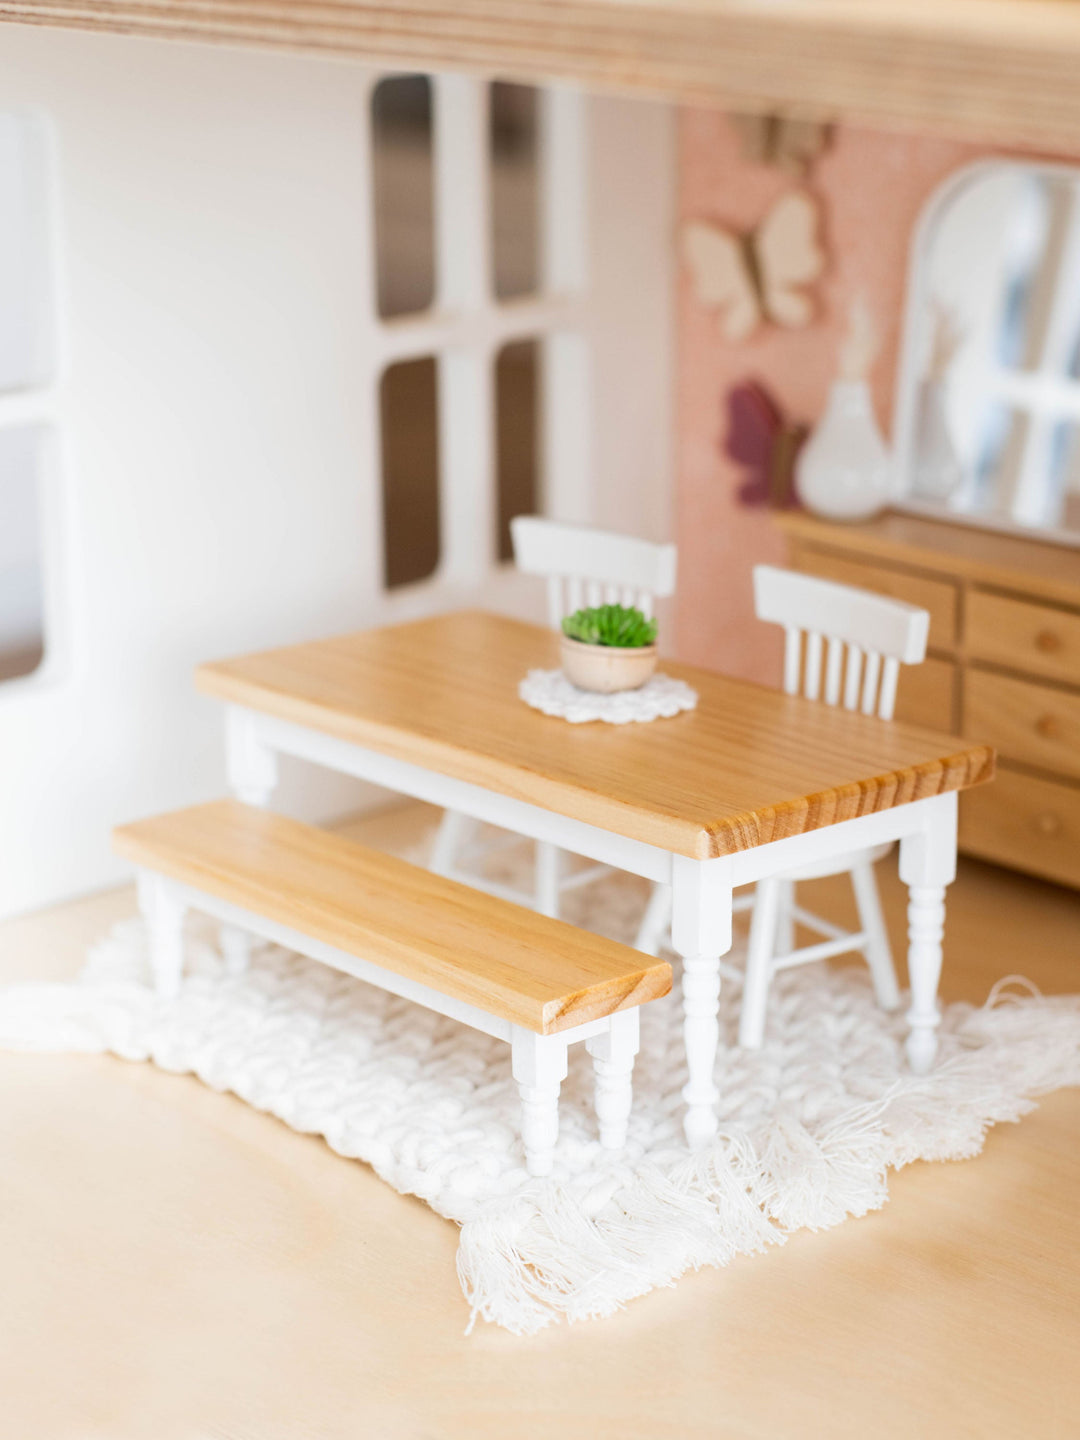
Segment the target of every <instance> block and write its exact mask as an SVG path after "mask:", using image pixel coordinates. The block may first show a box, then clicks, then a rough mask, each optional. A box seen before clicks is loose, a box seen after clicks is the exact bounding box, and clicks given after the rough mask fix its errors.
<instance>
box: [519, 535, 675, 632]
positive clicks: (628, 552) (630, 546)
mask: <svg viewBox="0 0 1080 1440" xmlns="http://www.w3.org/2000/svg"><path fill="white" fill-rule="evenodd" d="M510 533H511V536H512V538H513V542H514V560H515V563H516V564H517V567H518V569H519V570H522V571H524V573H525V574H527V575H541V576H543V577H544V578H545V579H546V580H547V590H548V619H549V620H550V622H551V625H552V627H553V628H554V629H556V630H557V629H559V627H560V626H561V624H562V621H563V619H564V618H565V617H566V616H567V615H572V614H573V613H574V611H575V610H580V609H582V607H583V606H586V605H587V606H596V605H627V606H630V605H633V606H636V607H637V609H639V610H640V611H641V612H642V614H643V615H645V616H647V617H651V616H652V614H653V611H654V608H655V604H654V602H655V601H656V600H657V599H663V598H664V597H666V596H668V595H671V594H673V593H674V591H675V571H676V560H677V550H676V547H675V546H674V545H670V544H669V545H658V544H656V543H654V542H653V541H651V540H639V539H637V537H636V536H633V535H613V534H611V533H610V532H609V531H606V530H592V529H590V528H589V527H588V526H585V525H563V524H561V523H559V522H558V521H555V520H542V519H540V518H539V517H538V516H535V515H519V516H517V518H516V519H514V520H512V521H511V522H510Z"/></svg>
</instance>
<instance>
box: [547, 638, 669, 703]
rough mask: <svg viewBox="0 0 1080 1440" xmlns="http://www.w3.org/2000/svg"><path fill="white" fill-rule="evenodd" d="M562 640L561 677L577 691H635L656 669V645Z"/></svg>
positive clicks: (610, 693) (603, 693)
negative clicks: (625, 644) (625, 645)
mask: <svg viewBox="0 0 1080 1440" xmlns="http://www.w3.org/2000/svg"><path fill="white" fill-rule="evenodd" d="M561 639H562V668H563V674H564V675H565V676H566V678H567V679H568V680H569V681H570V683H571V684H572V685H576V686H577V687H578V689H579V690H594V691H597V692H598V693H599V694H601V695H613V694H614V693H615V692H616V691H617V690H638V689H640V687H641V686H642V685H644V684H645V681H646V680H648V678H649V676H650V675H651V674H652V673H653V671H654V670H655V669H656V646H655V645H634V646H628V647H625V648H624V647H623V646H620V645H586V644H585V643H584V641H582V640H571V638H570V636H569V635H563V636H562V637H561Z"/></svg>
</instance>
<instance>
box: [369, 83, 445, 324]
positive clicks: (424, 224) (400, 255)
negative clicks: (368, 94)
mask: <svg viewBox="0 0 1080 1440" xmlns="http://www.w3.org/2000/svg"><path fill="white" fill-rule="evenodd" d="M372 149H373V155H374V166H375V174H374V181H375V250H376V275H377V282H378V283H377V290H378V307H379V314H380V315H382V316H384V317H389V316H391V315H409V314H415V313H416V312H417V311H418V310H427V309H428V308H429V306H430V305H431V303H432V301H433V300H434V298H435V225H434V201H433V198H432V197H433V173H432V146H431V81H430V80H429V79H428V78H427V76H426V75H395V76H392V77H391V78H390V79H387V80H381V81H380V82H379V84H378V85H376V87H375V93H374V95H373V97H372Z"/></svg>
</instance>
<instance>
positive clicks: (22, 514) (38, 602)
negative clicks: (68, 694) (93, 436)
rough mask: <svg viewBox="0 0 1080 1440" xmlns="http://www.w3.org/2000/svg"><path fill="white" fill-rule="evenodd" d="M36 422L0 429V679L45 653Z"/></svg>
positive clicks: (23, 671)
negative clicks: (31, 424)
mask: <svg viewBox="0 0 1080 1440" xmlns="http://www.w3.org/2000/svg"><path fill="white" fill-rule="evenodd" d="M43 440H44V436H43V434H42V431H41V430H40V428H39V427H37V426H20V427H18V428H17V429H11V430H0V683H2V682H3V681H5V680H14V679H16V678H17V677H18V676H20V675H29V674H30V673H31V672H32V671H34V670H36V669H37V667H38V666H39V665H40V664H41V661H42V659H43V658H44V654H45V625H44V595H43V585H42V570H41V516H40V498H39V489H40V474H41V454H42V446H43Z"/></svg>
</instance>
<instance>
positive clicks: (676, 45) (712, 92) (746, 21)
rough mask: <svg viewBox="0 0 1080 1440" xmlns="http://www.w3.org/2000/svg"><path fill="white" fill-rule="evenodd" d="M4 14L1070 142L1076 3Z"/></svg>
mask: <svg viewBox="0 0 1080 1440" xmlns="http://www.w3.org/2000/svg"><path fill="white" fill-rule="evenodd" d="M0 19H5V20H9V21H17V22H23V23H30V24H41V25H63V26H68V27H77V28H83V29H91V30H104V31H115V32H120V33H124V34H137V35H153V36H158V37H173V38H176V39H183V40H202V41H220V42H225V43H232V44H245V45H266V46H276V47H282V48H287V49H292V50H299V51H308V52H317V53H331V54H338V55H347V56H355V57H360V58H363V59H365V60H370V61H374V62H376V63H378V64H380V65H386V64H406V65H408V66H410V67H422V68H460V67H467V68H472V69H479V70H486V71H493V72H497V73H499V74H502V75H506V76H509V77H517V78H523V79H529V78H547V79H550V78H563V79H567V80H575V81H579V82H581V83H583V84H585V85H588V86H591V87H593V88H597V89H604V90H615V91H623V92H635V93H644V94H650V95H655V96H660V97H665V98H669V99H677V100H682V101H689V102H696V103H705V104H718V105H723V106H726V107H728V108H735V109H741V110H748V111H771V110H777V109H779V110H782V111H785V112H790V113H797V114H804V115H808V116H815V117H826V118H848V119H853V120H858V121H863V122H869V123H876V124H884V125H892V126H897V125H898V126H903V127H908V128H912V127H913V128H919V129H934V130H938V131H944V132H948V133H951V134H954V135H963V136H971V137H976V138H980V139H989V140H996V141H999V142H1001V143H1023V144H1029V145H1035V146H1044V147H1047V148H1050V149H1065V150H1069V149H1076V148H1078V147H1080V85H1078V84H1077V83H1076V76H1077V66H1078V64H1080V4H1077V3H1074V0H936V3H935V0H384V3H381V4H372V3H364V0H328V3H323V0H294V3H282V0H94V3H90V0H0Z"/></svg>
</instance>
